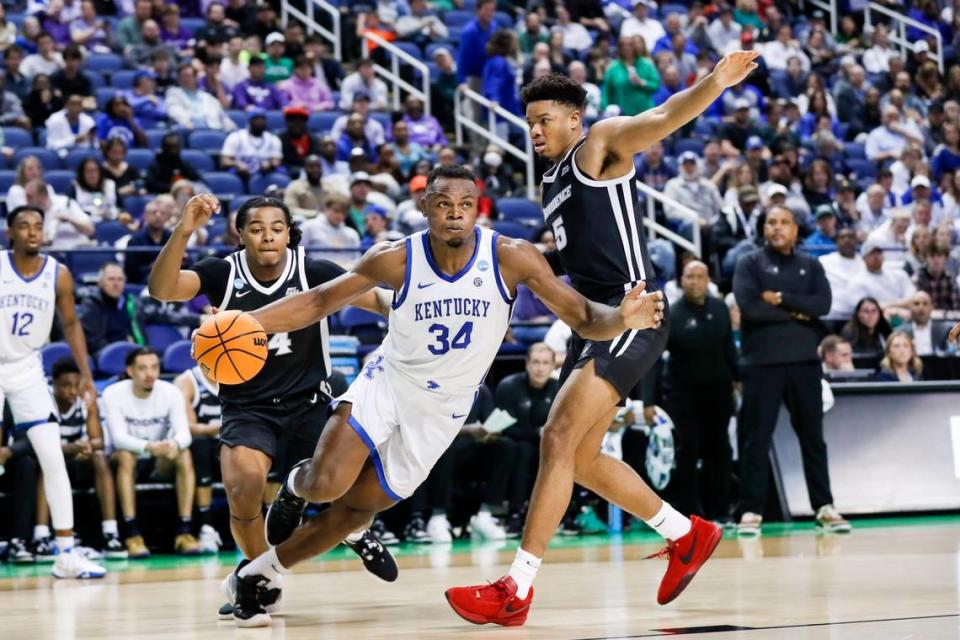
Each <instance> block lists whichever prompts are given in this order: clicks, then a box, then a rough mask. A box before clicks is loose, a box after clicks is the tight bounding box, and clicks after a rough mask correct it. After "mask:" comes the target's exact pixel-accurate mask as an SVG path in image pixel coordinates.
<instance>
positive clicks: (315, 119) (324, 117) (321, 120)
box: [307, 111, 342, 133]
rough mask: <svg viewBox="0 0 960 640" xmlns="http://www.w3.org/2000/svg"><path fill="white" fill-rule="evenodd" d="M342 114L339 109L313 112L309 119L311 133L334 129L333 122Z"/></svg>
mask: <svg viewBox="0 0 960 640" xmlns="http://www.w3.org/2000/svg"><path fill="white" fill-rule="evenodd" d="M341 115H342V114H341V113H340V112H339V111H322V112H320V113H311V114H310V119H309V120H307V129H309V130H310V133H321V132H324V133H326V132H328V131H330V130H331V129H333V124H334V123H335V122H336V121H337V118H339V117H340V116H341Z"/></svg>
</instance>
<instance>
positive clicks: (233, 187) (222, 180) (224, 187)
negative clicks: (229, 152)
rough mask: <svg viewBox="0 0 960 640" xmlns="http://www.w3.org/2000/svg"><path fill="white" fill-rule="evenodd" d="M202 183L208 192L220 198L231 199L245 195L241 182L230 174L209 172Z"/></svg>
mask: <svg viewBox="0 0 960 640" xmlns="http://www.w3.org/2000/svg"><path fill="white" fill-rule="evenodd" d="M203 181H204V182H205V183H206V184H207V187H209V188H210V191H211V192H213V193H214V194H216V195H217V196H220V197H226V198H232V197H234V196H239V195H242V194H244V193H246V189H244V188H243V181H242V180H241V179H240V178H238V177H237V176H236V175H234V174H232V173H227V172H225V171H211V172H209V173H207V175H205V176H203Z"/></svg>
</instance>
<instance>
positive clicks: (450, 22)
mask: <svg viewBox="0 0 960 640" xmlns="http://www.w3.org/2000/svg"><path fill="white" fill-rule="evenodd" d="M471 20H473V13H471V12H470V11H456V10H454V11H447V12H446V13H444V14H443V24H445V25H447V26H448V27H459V28H461V29H462V28H463V27H465V26H466V25H467V23H468V22H470V21H471Z"/></svg>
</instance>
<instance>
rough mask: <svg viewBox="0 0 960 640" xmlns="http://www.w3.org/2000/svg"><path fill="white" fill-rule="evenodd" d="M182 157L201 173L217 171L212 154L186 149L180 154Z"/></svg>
mask: <svg viewBox="0 0 960 640" xmlns="http://www.w3.org/2000/svg"><path fill="white" fill-rule="evenodd" d="M180 157H181V158H183V161H184V162H186V163H187V164H189V165H190V166H192V167H193V168H194V169H196V170H197V171H199V172H200V173H204V172H207V171H216V170H217V163H216V162H214V161H213V158H212V157H210V154H209V153H207V152H206V151H200V150H199V149H184V150H183V151H181V152H180Z"/></svg>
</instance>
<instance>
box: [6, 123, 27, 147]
mask: <svg viewBox="0 0 960 640" xmlns="http://www.w3.org/2000/svg"><path fill="white" fill-rule="evenodd" d="M3 144H4V146H7V147H13V148H14V149H19V148H21V147H30V146H33V136H32V135H30V132H29V131H27V130H26V129H21V128H20V127H4V128H3Z"/></svg>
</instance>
